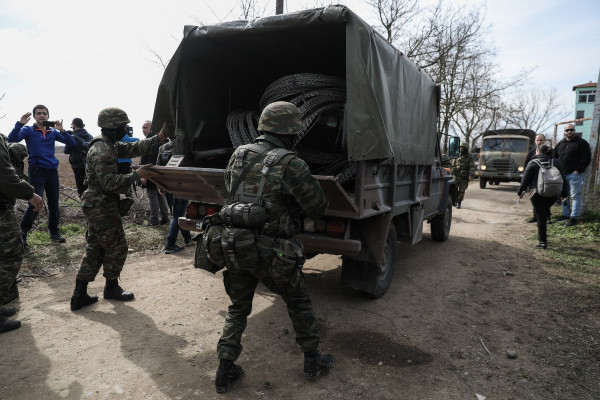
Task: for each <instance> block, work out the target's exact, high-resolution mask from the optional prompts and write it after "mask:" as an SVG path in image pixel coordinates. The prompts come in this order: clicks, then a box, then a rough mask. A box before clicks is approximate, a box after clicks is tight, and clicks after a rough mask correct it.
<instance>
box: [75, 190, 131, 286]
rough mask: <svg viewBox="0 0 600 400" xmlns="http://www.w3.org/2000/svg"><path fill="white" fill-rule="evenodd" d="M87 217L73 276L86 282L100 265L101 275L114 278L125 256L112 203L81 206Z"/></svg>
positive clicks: (119, 226) (116, 208)
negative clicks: (85, 231) (102, 270)
mask: <svg viewBox="0 0 600 400" xmlns="http://www.w3.org/2000/svg"><path fill="white" fill-rule="evenodd" d="M83 214H84V215H85V218H86V219H87V223H88V226H87V233H86V241H87V244H86V246H85V253H84V255H83V258H82V259H81V265H80V266H79V271H78V272H77V279H79V280H82V281H86V282H90V281H93V280H94V279H95V278H96V275H98V271H100V267H104V273H103V275H104V277H105V278H107V279H116V278H118V277H119V276H120V275H121V271H122V270H123V265H124V264H125V260H126V259H127V248H128V247H127V240H126V239H125V231H124V230H123V223H122V222H121V216H120V215H119V207H118V204H117V203H116V202H105V203H104V202H103V203H101V204H96V205H94V207H83Z"/></svg>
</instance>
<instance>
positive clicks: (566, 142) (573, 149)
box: [554, 124, 592, 226]
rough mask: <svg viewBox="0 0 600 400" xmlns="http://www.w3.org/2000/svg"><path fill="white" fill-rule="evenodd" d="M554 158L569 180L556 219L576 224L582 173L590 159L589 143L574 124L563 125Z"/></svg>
mask: <svg viewBox="0 0 600 400" xmlns="http://www.w3.org/2000/svg"><path fill="white" fill-rule="evenodd" d="M554 158H558V161H560V165H561V167H562V169H563V171H564V172H565V175H567V181H568V182H569V197H570V198H571V202H570V204H569V201H566V202H564V203H563V206H562V215H561V216H560V217H558V218H557V221H561V222H563V221H566V224H565V225H566V226H573V225H575V224H577V218H579V214H580V213H581V190H582V189H583V173H584V172H585V170H586V168H587V167H588V165H590V162H591V161H592V151H591V149H590V144H589V143H588V142H587V141H586V140H585V139H583V138H582V137H581V136H579V135H578V134H577V133H576V132H575V125H573V124H568V125H567V126H566V127H565V137H564V138H563V140H561V141H560V142H558V143H557V144H556V147H555V148H554Z"/></svg>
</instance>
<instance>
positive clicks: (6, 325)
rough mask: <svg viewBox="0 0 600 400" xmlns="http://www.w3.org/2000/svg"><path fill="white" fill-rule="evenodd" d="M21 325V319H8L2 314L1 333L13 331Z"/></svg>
mask: <svg viewBox="0 0 600 400" xmlns="http://www.w3.org/2000/svg"><path fill="white" fill-rule="evenodd" d="M20 327H21V321H16V320H14V319H6V317H5V316H4V315H0V333H4V332H8V331H13V330H15V329H19V328H20Z"/></svg>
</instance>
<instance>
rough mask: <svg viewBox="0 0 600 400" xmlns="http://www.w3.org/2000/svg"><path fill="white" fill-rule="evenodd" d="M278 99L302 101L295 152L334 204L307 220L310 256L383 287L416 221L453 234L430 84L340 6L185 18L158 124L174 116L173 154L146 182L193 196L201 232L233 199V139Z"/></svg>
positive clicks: (375, 288) (416, 232)
mask: <svg viewBox="0 0 600 400" xmlns="http://www.w3.org/2000/svg"><path fill="white" fill-rule="evenodd" d="M279 100H284V101H290V102H292V103H294V104H296V105H297V106H298V108H299V109H300V112H301V114H302V120H303V133H302V135H300V137H298V138H297V140H296V144H295V148H294V149H295V151H297V152H298V153H299V156H300V157H301V158H302V159H304V160H305V161H306V162H307V163H308V165H309V167H310V168H311V172H312V173H313V175H314V176H315V178H316V179H317V180H318V181H319V183H320V184H321V187H322V188H323V190H324V192H325V194H326V196H327V198H328V200H329V208H328V209H327V211H326V212H325V215H324V216H323V218H321V219H319V220H317V221H313V220H309V219H305V220H304V221H303V222H304V226H303V231H302V233H300V234H299V236H298V238H299V239H300V241H301V242H302V243H303V244H304V249H305V253H306V255H307V257H310V256H312V255H316V254H319V253H329V254H338V255H341V256H342V278H341V280H342V284H343V285H345V286H348V287H350V288H353V289H356V290H358V291H360V292H363V293H366V294H368V295H369V296H372V297H379V296H382V295H383V294H384V293H385V292H386V291H387V289H388V287H389V286H390V283H391V281H392V276H393V273H394V268H395V265H396V258H397V254H396V253H397V242H398V241H399V240H401V241H406V242H409V243H411V244H415V243H417V242H419V241H420V240H421V238H422V231H423V224H424V222H427V223H429V224H430V226H431V236H432V238H433V239H434V240H438V241H444V240H446V239H447V238H448V235H449V233H450V226H451V221H452V203H453V197H454V196H455V193H456V188H455V185H454V182H453V181H452V177H451V174H450V173H449V172H448V171H447V170H446V169H444V168H443V167H442V165H441V154H440V144H439V138H438V134H437V131H436V124H437V117H438V105H439V93H438V89H437V87H436V85H435V84H434V82H433V81H432V79H431V78H430V77H429V76H428V75H426V74H425V73H423V72H422V71H421V70H420V69H419V68H418V67H417V66H416V65H415V64H414V63H413V62H411V61H410V60H408V59H407V58H406V57H405V56H404V55H403V54H402V53H401V52H400V51H398V50H397V49H396V48H394V47H393V46H392V45H390V44H389V43H388V42H387V41H385V40H384V39H383V37H382V36H381V35H379V34H378V33H377V32H375V31H374V30H373V28H371V27H370V26H369V25H367V24H366V23H365V22H363V21H362V20H361V19H360V18H359V17H358V16H357V15H356V14H354V13H353V12H352V11H350V10H349V9H348V8H346V7H344V6H330V7H326V8H319V9H314V10H307V11H302V12H298V13H292V14H286V15H277V16H271V17H266V18H261V19H258V20H254V21H234V22H228V23H222V24H218V25H214V26H186V27H185V30H184V38H183V40H182V42H181V44H180V45H179V48H178V49H177V51H176V52H175V54H174V55H173V57H172V59H171V61H170V63H169V65H168V67H167V69H166V70H165V73H164V76H163V79H162V81H161V84H160V87H159V90H158V97H157V101H156V108H155V111H154V118H153V126H152V130H153V131H154V132H157V131H158V130H159V129H160V127H161V126H162V124H163V122H164V121H167V120H172V121H174V123H175V125H176V137H177V141H176V145H175V156H173V158H172V159H171V162H170V164H169V166H166V167H159V168H157V169H158V170H159V171H160V172H161V173H162V174H163V175H161V176H160V177H159V178H156V179H154V180H155V181H156V182H157V184H158V185H160V186H161V187H162V188H164V189H165V190H167V191H169V192H171V193H173V194H174V195H175V196H176V197H179V198H183V199H188V200H191V201H192V203H191V205H190V206H189V207H188V213H187V216H186V218H182V219H180V225H181V226H182V227H185V228H187V229H193V230H199V229H200V227H201V221H202V218H203V217H204V216H206V215H208V214H211V213H214V212H217V211H218V210H219V209H220V208H221V206H222V204H223V201H224V199H225V198H226V197H227V192H226V190H225V187H224V178H223V177H224V168H225V167H226V165H227V162H228V160H229V158H230V156H231V154H232V153H233V151H234V149H235V148H236V147H237V146H239V145H241V144H245V143H249V142H251V141H252V140H253V139H254V138H256V137H257V136H258V132H257V131H256V126H257V121H258V117H259V115H260V112H261V111H262V109H263V108H264V107H265V106H266V105H267V104H269V103H271V102H273V101H279ZM456 140H457V138H451V141H453V143H454V144H453V146H451V147H452V148H456V149H458V143H457V142H456Z"/></svg>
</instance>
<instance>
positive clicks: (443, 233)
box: [431, 197, 452, 242]
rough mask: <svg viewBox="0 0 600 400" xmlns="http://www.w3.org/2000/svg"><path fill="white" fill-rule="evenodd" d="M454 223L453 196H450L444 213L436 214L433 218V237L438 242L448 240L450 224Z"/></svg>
mask: <svg viewBox="0 0 600 400" xmlns="http://www.w3.org/2000/svg"><path fill="white" fill-rule="evenodd" d="M451 225H452V198H450V197H448V200H447V201H446V209H445V210H444V213H443V214H440V215H437V216H435V217H434V218H433V219H432V220H431V237H432V239H433V240H435V241H437V242H443V241H445V240H448V236H450V226H451Z"/></svg>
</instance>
